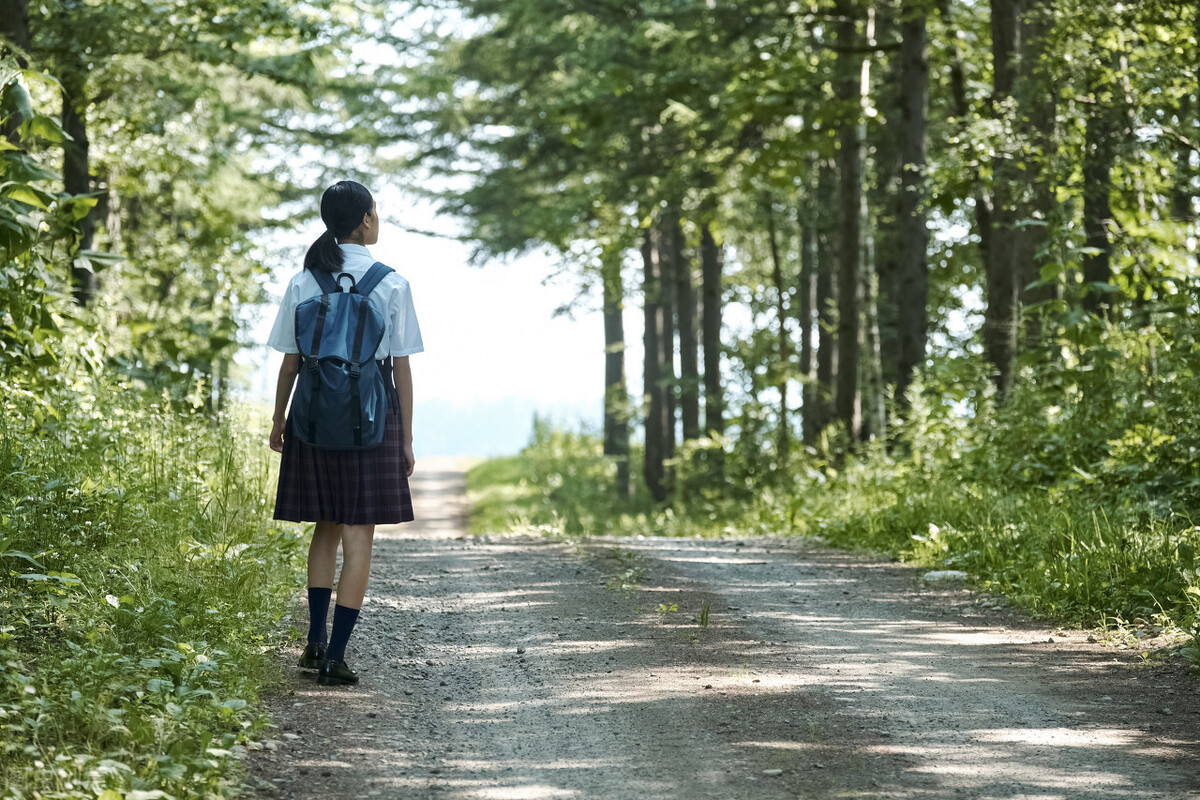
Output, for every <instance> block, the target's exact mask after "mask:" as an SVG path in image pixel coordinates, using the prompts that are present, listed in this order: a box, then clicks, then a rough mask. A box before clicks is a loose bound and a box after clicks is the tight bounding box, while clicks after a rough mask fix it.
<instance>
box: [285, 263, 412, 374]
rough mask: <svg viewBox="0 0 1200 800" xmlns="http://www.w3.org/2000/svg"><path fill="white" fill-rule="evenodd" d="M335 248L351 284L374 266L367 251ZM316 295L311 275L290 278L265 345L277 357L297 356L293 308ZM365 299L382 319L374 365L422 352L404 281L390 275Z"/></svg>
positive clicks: (318, 289)
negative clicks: (338, 252)
mask: <svg viewBox="0 0 1200 800" xmlns="http://www.w3.org/2000/svg"><path fill="white" fill-rule="evenodd" d="M338 247H340V248H342V255H343V257H344V258H345V260H344V261H343V262H342V271H343V272H349V273H350V274H351V275H353V276H354V279H355V280H359V279H361V278H362V277H363V276H364V275H366V274H367V270H369V269H370V268H371V265H372V264H374V263H375V259H374V258H373V257H372V256H371V251H369V250H367V248H366V247H364V246H363V245H361V244H340V245H338ZM319 294H321V287H320V285H319V284H318V283H317V279H316V278H314V277H313V276H312V273H311V272H309V271H308V270H306V269H305V270H301V271H300V272H298V273H297V274H296V275H294V276H292V279H291V280H290V281H288V285H287V288H286V289H284V291H283V300H282V301H281V302H280V303H279V314H278V316H276V317H275V326H274V327H273V328H271V335H270V337H268V339H267V344H268V345H270V346H271V347H273V348H274V349H276V350H278V351H279V352H281V353H298V352H300V349H299V348H298V347H297V346H296V306H298V305H300V303H302V302H303V301H305V300H307V299H308V298H310V297H316V296H317V295H319ZM367 299H368V301H369V302H370V303H371V305H372V307H374V308H375V309H376V310H378V311H379V313H380V314H382V315H383V322H384V331H383V341H381V342H380V343H379V349H378V350H376V351H375V360H376V361H382V360H383V359H385V358H387V357H388V356H393V357H396V358H399V357H401V356H411V355H412V354H413V353H421V352H424V350H425V345H424V343H422V341H421V328H420V326H419V325H418V324H417V311H416V309H415V308H414V307H413V300H412V290H411V289H410V288H409V285H408V281H406V280H405V279H404V278H402V277H401V276H400V274H399V273H398V272H392V273H391V274H389V275H388V276H387V277H385V278H384V279H383V280H382V281H380V283H379V285H378V286H376V287H375V289H374V290H373V291H372V292H371V294H370V296H369V297H368V298H367Z"/></svg>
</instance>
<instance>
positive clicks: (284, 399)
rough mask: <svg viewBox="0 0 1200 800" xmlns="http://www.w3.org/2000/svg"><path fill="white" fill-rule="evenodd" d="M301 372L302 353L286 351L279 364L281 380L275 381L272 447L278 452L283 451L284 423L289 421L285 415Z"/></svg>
mask: <svg viewBox="0 0 1200 800" xmlns="http://www.w3.org/2000/svg"><path fill="white" fill-rule="evenodd" d="M299 372H300V354H299V353H285V354H284V356H283V363H282V364H280V365H279V380H278V381H277V382H276V383H275V414H274V416H273V417H271V449H272V450H274V451H275V452H276V453H282V452H283V424H284V422H286V421H287V417H286V416H284V415H285V414H286V413H287V404H288V400H290V399H291V397H292V387H293V386H295V384H296V374H297V373H299Z"/></svg>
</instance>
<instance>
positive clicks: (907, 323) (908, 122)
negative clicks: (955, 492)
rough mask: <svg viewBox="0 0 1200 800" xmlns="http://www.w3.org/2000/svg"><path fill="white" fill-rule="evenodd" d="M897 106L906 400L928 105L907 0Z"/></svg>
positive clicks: (924, 301) (918, 361)
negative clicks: (898, 110) (898, 108)
mask: <svg viewBox="0 0 1200 800" xmlns="http://www.w3.org/2000/svg"><path fill="white" fill-rule="evenodd" d="M901 14H902V17H901V19H900V52H899V79H900V92H899V107H900V121H899V126H898V129H897V138H898V139H899V142H898V149H899V151H900V165H901V166H900V191H899V195H898V198H897V201H898V202H897V213H896V225H897V242H896V245H897V247H896V251H897V252H896V258H897V262H898V265H897V272H898V275H899V281H898V284H899V285H898V292H897V294H898V298H897V299H898V301H899V302H898V304H897V309H896V310H897V339H898V340H899V347H898V353H897V356H898V363H897V367H898V369H897V374H896V402H897V403H898V404H899V405H900V406H901V407H903V406H904V405H905V404H906V400H905V391H906V390H907V388H908V385H909V383H910V382H911V381H912V377H913V372H914V371H916V370H919V369H922V368H923V366H924V364H925V347H926V338H927V335H928V328H929V317H928V314H929V312H928V306H929V289H928V282H929V277H928V272H929V270H928V266H927V264H926V249H927V247H928V244H929V232H928V228H927V225H926V214H925V206H924V202H925V166H926V164H925V138H926V127H927V123H926V119H927V113H928V105H929V59H928V55H927V54H926V36H925V18H926V10H925V8H924V7H923V6H921V5H920V4H913V5H911V6H909V7H907V8H905V9H904V10H902V12H901Z"/></svg>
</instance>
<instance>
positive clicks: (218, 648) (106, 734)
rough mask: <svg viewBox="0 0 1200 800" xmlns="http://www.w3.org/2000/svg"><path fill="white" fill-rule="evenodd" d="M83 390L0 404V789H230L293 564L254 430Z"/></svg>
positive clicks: (123, 394) (251, 420) (110, 799)
mask: <svg viewBox="0 0 1200 800" xmlns="http://www.w3.org/2000/svg"><path fill="white" fill-rule="evenodd" d="M90 388H91V389H92V390H93V391H89V392H82V391H81V392H78V393H76V392H74V391H72V392H69V393H63V394H62V395H61V397H60V398H59V399H60V401H61V402H59V403H56V404H55V405H56V406H57V408H58V409H59V411H58V412H57V413H49V414H47V413H46V411H45V408H44V407H41V408H39V407H38V406H37V404H36V403H32V402H30V403H28V404H22V403H19V402H15V401H12V402H7V403H6V405H5V406H4V410H3V419H2V420H0V422H2V423H3V425H2V426H0V760H2V762H3V767H2V768H0V775H2V778H3V784H4V787H5V788H4V790H3V796H4V797H6V798H8V797H11V798H17V797H43V798H67V797H72V798H73V797H89V798H93V797H101V798H104V800H118V799H119V798H121V797H129V798H144V799H145V800H149V799H150V798H158V797H161V798H193V797H195V798H199V797H217V796H230V795H232V794H235V793H236V791H237V789H236V786H237V772H238V761H239V759H240V758H241V757H242V756H243V755H244V753H245V751H246V749H247V748H248V747H254V746H255V745H254V739H255V737H256V736H258V735H259V734H260V733H261V732H262V730H263V727H264V725H265V724H266V722H267V720H266V718H265V716H264V715H263V714H262V713H261V712H260V711H258V710H256V702H257V700H258V697H259V693H260V691H262V689H263V688H264V687H266V686H269V685H271V684H272V683H274V682H277V681H278V680H279V677H280V676H279V674H278V668H277V667H276V666H275V664H274V661H273V660H272V658H271V656H270V653H271V652H272V651H273V650H274V649H275V648H277V647H278V646H279V645H280V644H281V643H282V642H283V641H284V640H285V639H287V638H288V636H289V632H288V631H287V630H286V629H285V628H284V627H283V626H281V625H280V624H279V623H280V619H281V617H282V615H283V613H284V610H285V605H286V603H287V601H288V599H289V597H290V596H291V595H292V593H293V592H294V591H295V590H296V589H297V588H298V587H299V586H300V585H301V579H302V573H301V570H300V565H301V563H302V557H303V549H302V546H301V545H302V533H301V531H299V530H298V529H296V528H295V527H294V526H285V525H280V524H277V523H274V522H272V521H271V519H270V516H271V511H272V506H271V498H272V495H273V486H274V480H275V472H274V470H275V457H274V454H271V453H270V452H269V451H268V450H267V448H266V444H265V431H266V428H265V426H264V424H263V422H262V420H261V419H259V418H258V417H255V416H251V415H249V414H248V413H243V412H241V411H235V412H234V413H233V414H232V415H230V416H228V417H226V418H224V419H222V420H220V421H218V422H214V421H212V420H210V419H208V418H206V417H204V416H202V415H199V414H193V413H190V412H186V411H180V410H177V409H175V408H172V407H171V406H170V405H168V404H166V403H152V402H147V401H146V400H144V399H143V398H142V397H141V396H140V395H139V394H138V392H137V391H135V390H133V389H132V388H130V387H126V386H98V387H90ZM39 417H40V418H41V419H42V420H43V421H42V422H41V423H39Z"/></svg>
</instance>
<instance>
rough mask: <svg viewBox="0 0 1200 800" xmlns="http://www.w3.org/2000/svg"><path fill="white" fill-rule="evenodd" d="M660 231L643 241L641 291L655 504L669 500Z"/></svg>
mask: <svg viewBox="0 0 1200 800" xmlns="http://www.w3.org/2000/svg"><path fill="white" fill-rule="evenodd" d="M657 238H658V237H657V231H656V230H655V228H654V227H651V228H649V229H648V230H647V231H646V232H645V235H644V236H643V238H642V268H643V282H642V290H643V292H644V294H645V300H644V302H643V307H644V310H645V323H646V324H645V334H644V338H643V343H644V345H645V359H644V364H643V370H642V374H643V376H644V377H643V390H644V392H645V395H646V403H645V409H646V416H645V430H646V457H645V461H644V464H643V469H642V473H643V477H644V478H645V481H646V488H647V489H648V490H649V491H650V496H651V497H652V498H653V499H654V501H655V502H656V503H662V502H664V501H665V500H666V499H667V485H666V471H665V470H666V467H665V465H664V463H663V462H664V461H665V460H666V458H667V446H666V435H667V433H666V429H667V397H666V388H665V387H664V385H663V375H662V369H661V368H662V363H661V360H662V344H661V343H660V340H661V339H662V338H663V336H664V334H666V335H669V329H668V330H666V331H664V329H665V328H667V326H666V325H664V324H663V313H664V312H663V308H662V305H661V304H660V303H659V299H660V298H659V295H660V293H661V292H660V288H661V285H662V282H661V269H660V265H659V262H658V247H657V244H658V243H657V242H656V241H655V240H656V239H657Z"/></svg>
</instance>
